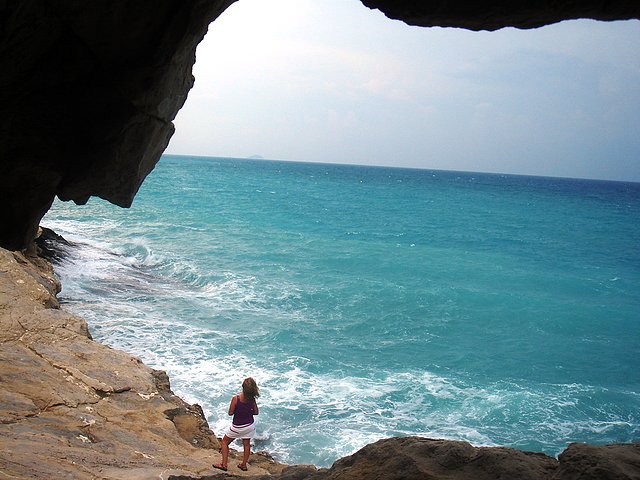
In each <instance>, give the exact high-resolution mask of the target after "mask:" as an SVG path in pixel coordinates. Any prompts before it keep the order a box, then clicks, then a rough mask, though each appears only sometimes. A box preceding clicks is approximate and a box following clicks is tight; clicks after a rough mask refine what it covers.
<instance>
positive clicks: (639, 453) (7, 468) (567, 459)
mask: <svg viewBox="0 0 640 480" xmlns="http://www.w3.org/2000/svg"><path fill="white" fill-rule="evenodd" d="M43 247H45V249H44V250H45V252H46V253H49V254H52V253H55V252H51V251H49V252H47V251H46V246H45V245H44V244H43ZM38 250H40V251H42V250H41V249H39V248H38V247H36V246H33V247H32V248H31V249H30V251H28V252H22V253H18V252H10V251H7V250H4V249H0V478H42V479H51V478H73V479H151V478H159V479H160V478H164V479H168V478H173V479H175V480H178V479H200V480H203V479H213V478H233V477H236V476H252V477H255V478H261V479H264V480H266V479H272V480H374V479H380V480H382V479H384V480H393V479H398V480H400V479H403V480H411V479H416V480H417V479H425V480H427V479H447V480H463V479H464V480H472V479H473V480H498V479H501V480H510V479H513V480H578V479H580V480H632V479H634V480H638V479H640V444H636V445H612V446H604V447H594V446H589V445H582V444H573V445H571V446H569V448H568V449H567V450H566V451H565V452H564V453H562V454H561V455H560V457H559V459H558V460H556V459H554V458H550V457H548V456H546V455H543V454H538V453H528V452H521V451H518V450H513V449H508V448H479V447H473V446H471V445H469V444H468V443H466V442H454V441H447V440H433V439H426V438H418V437H409V438H392V439H385V440H381V441H379V442H376V443H374V444H371V445H368V446H366V447H364V448H363V449H362V450H360V451H359V452H356V453H355V454H353V455H351V456H349V457H346V458H343V459H340V460H338V461H337V462H336V463H335V464H334V465H333V466H332V467H331V468H330V469H316V467H314V466H310V465H306V466H304V465H297V466H284V465H281V464H278V463H277V462H274V461H273V460H272V459H271V458H270V457H269V456H268V455H265V454H252V455H251V458H250V460H249V464H250V469H249V471H248V472H246V473H245V472H242V471H240V470H238V469H237V468H236V467H235V465H236V464H237V463H238V462H237V461H235V460H234V458H233V456H234V455H236V454H235V453H232V459H231V460H230V462H229V464H230V467H231V468H230V471H229V474H228V475H227V474H223V473H222V472H219V471H215V470H214V469H213V468H212V466H211V465H212V463H214V462H216V463H217V462H219V461H220V453H219V451H218V448H219V440H218V439H217V438H216V437H215V435H214V434H213V432H211V430H210V429H209V426H208V424H207V421H206V419H205V417H204V415H203V412H202V410H201V408H200V407H199V406H198V405H189V404H187V403H186V402H184V401H183V400H181V399H180V398H178V397H177V396H176V395H174V394H173V392H172V391H171V389H170V386H169V379H168V378H167V375H166V374H165V373H164V372H162V371H157V370H153V369H151V368H149V367H147V366H145V365H144V364H142V363H141V362H140V361H139V360H138V359H137V358H135V357H132V356H130V355H128V354H126V353H124V352H120V351H117V350H114V349H111V348H108V347H106V346H103V345H101V344H99V343H96V342H94V341H93V340H92V339H91V336H90V335H89V332H88V328H87V324H86V323H85V322H84V320H82V319H81V318H78V317H75V316H73V315H71V314H69V313H67V312H65V311H64V310H63V309H61V308H60V306H59V304H58V300H57V299H56V294H57V293H58V291H59V289H60V284H59V283H58V281H57V279H56V277H55V275H54V273H53V269H52V268H51V265H50V264H49V263H48V262H47V261H45V260H43V259H42V258H40V257H38V256H37V255H36V252H37V251H38Z"/></svg>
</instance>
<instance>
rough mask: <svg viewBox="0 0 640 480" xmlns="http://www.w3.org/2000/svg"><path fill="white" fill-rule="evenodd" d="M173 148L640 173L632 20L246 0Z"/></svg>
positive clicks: (570, 173) (209, 49)
mask: <svg viewBox="0 0 640 480" xmlns="http://www.w3.org/2000/svg"><path fill="white" fill-rule="evenodd" d="M194 75H195V77H196V83H195V87H194V89H193V90H192V91H191V92H190V94H189V98H188V100H187V103H186V105H185V106H184V107H183V109H182V110H181V111H180V112H179V113H178V116H177V118H176V121H175V124H176V133H175V135H174V136H173V138H172V140H171V143H170V145H169V148H168V149H167V153H176V154H192V155H204V156H224V157H238V158H244V157H250V156H253V155H260V156H262V157H264V158H267V159H274V160H294V161H312V162H325V163H353V164H367V165H390V166H402V167H418V168H434V169H448V170H466V171H483V172H504V173H519V174H534V175H550V176H563V177H583V178H604V179H616V180H630V181H640V21H635V20H634V21H625V22H611V23H609V22H607V23H605V22H595V21H590V20H580V21H570V22H562V23H559V24H555V25H551V26H547V27H543V28H540V29H535V30H517V29H513V28H508V29H502V30H499V31H497V32H470V31H466V30H462V29H443V28H420V27H410V26H407V25H405V24H404V23H402V22H398V21H392V20H389V19H387V18H386V17H384V15H383V14H381V13H380V12H378V11H376V10H369V9H368V8H366V7H364V6H363V5H362V4H361V3H360V2H359V1H358V0H270V1H268V2H266V1H264V0H240V1H239V2H237V3H235V4H234V5H232V6H231V7H230V8H229V9H228V10H227V11H226V12H224V13H223V14H222V16H221V17H220V18H219V19H218V20H216V21H215V22H213V23H212V24H211V25H210V26H209V33H208V34H207V36H206V37H205V40H204V41H203V43H202V44H200V46H199V47H198V50H197V61H196V65H195V67H194Z"/></svg>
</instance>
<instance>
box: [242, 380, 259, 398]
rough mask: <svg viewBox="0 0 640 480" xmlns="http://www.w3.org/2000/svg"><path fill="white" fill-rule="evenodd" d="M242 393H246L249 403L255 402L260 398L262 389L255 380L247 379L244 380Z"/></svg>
mask: <svg viewBox="0 0 640 480" xmlns="http://www.w3.org/2000/svg"><path fill="white" fill-rule="evenodd" d="M242 393H244V396H245V398H246V399H247V400H249V401H251V400H255V399H256V398H258V397H259V396H260V389H259V388H258V384H257V383H256V381H255V380H254V379H253V378H251V377H247V378H245V379H244V382H242Z"/></svg>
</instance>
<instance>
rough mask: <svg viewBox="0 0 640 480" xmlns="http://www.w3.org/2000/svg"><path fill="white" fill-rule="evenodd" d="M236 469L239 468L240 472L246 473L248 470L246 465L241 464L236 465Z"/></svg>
mask: <svg viewBox="0 0 640 480" xmlns="http://www.w3.org/2000/svg"><path fill="white" fill-rule="evenodd" d="M238 468H239V469H240V470H242V471H243V472H246V471H247V470H248V469H247V466H246V465H242V464H241V463H239V464H238Z"/></svg>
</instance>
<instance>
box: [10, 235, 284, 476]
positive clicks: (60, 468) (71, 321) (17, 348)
mask: <svg viewBox="0 0 640 480" xmlns="http://www.w3.org/2000/svg"><path fill="white" fill-rule="evenodd" d="M36 250H37V248H36V247H33V248H31V249H29V250H28V251H27V252H22V253H21V252H10V251H7V250H4V249H0V477H2V478H47V479H48V478H74V479H84V478H87V479H89V478H91V479H95V478H114V479H116V478H118V479H119V478H122V479H125V478H127V479H130V478H141V479H142V478H145V479H146V478H161V476H162V478H167V477H168V476H169V475H171V474H176V475H184V474H190V475H205V474H207V473H210V472H212V470H213V469H212V468H211V464H212V463H214V462H216V461H219V459H220V454H219V452H218V448H219V441H218V439H217V438H216V437H215V435H214V434H213V432H212V431H211V430H210V429H209V425H208V423H207V421H206V418H205V417H204V415H203V412H202V409H201V408H200V406H198V405H189V404H188V403H186V402H184V401H183V400H182V399H180V398H179V397H177V396H176V395H174V394H173V392H172V391H171V388H170V384H169V378H168V377H167V375H166V373H165V372H163V371H158V370H154V369H152V368H149V367H148V366H146V365H144V364H143V363H142V362H141V361H140V360H139V359H137V358H135V357H133V356H131V355H129V354H127V353H124V352H120V351H118V350H115V349H112V348H109V347H107V346H104V345H101V344H99V343H97V342H95V341H93V340H92V339H91V336H90V335H89V331H88V327H87V324H86V322H85V321H84V320H83V319H81V318H78V317H76V316H74V315H71V314H70V313H68V312H65V311H64V310H62V309H60V308H59V303H58V300H57V299H56V297H55V295H56V294H57V293H58V292H59V291H60V283H59V281H58V280H57V278H56V277H55V274H54V272H53V268H52V266H51V264H50V263H48V262H47V261H45V260H43V259H42V258H40V257H37V256H35V255H34V253H35V251H36ZM252 467H253V468H252V470H253V473H268V472H270V471H273V472H274V473H277V472H278V471H280V470H281V469H282V468H283V467H282V466H279V465H278V464H276V462H273V460H269V459H267V458H266V457H264V456H260V457H257V456H256V461H254V462H253V465H252Z"/></svg>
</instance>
